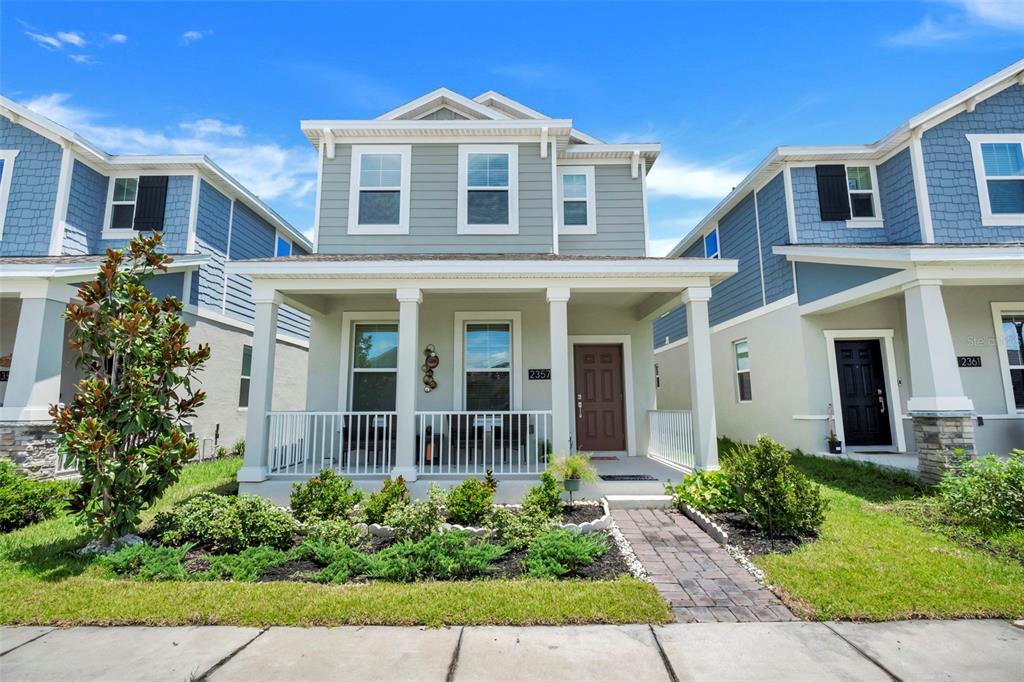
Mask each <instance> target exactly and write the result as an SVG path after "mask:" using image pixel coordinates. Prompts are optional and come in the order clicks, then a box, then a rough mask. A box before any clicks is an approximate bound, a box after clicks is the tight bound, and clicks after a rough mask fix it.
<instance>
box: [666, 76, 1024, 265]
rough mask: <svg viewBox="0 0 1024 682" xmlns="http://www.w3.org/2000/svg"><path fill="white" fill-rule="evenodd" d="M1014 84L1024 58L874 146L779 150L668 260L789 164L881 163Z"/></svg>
mask: <svg viewBox="0 0 1024 682" xmlns="http://www.w3.org/2000/svg"><path fill="white" fill-rule="evenodd" d="M1013 85H1020V86H1022V87H1024V59H1021V60H1019V61H1016V62H1014V63H1013V64H1011V65H1009V66H1007V67H1006V68H1005V69H1002V70H1001V71H998V72H996V73H994V74H992V75H991V76H989V77H988V78H985V79H983V80H980V81H978V82H977V83H975V84H974V85H972V86H970V87H968V88H966V89H964V90H961V91H960V92H958V93H957V94H955V95H953V96H952V97H949V98H947V99H945V100H943V101H941V102H939V103H938V104H936V105H935V106H933V107H931V108H929V109H926V110H925V111H923V112H921V113H919V114H917V115H915V116H912V117H911V118H909V119H907V120H906V121H904V122H903V123H901V124H900V125H898V126H896V127H895V128H894V129H893V130H891V131H890V132H889V133H888V134H886V135H885V136H884V137H882V138H881V139H879V140H877V141H876V142H873V143H871V144H848V145H818V146H782V147H776V148H775V149H773V150H772V151H771V152H769V154H768V155H767V156H765V157H764V158H763V159H762V160H761V162H760V163H758V164H757V166H755V167H754V170H752V171H751V172H750V173H749V174H748V175H747V176H746V177H745V178H743V180H742V181H741V182H740V184H738V185H736V187H735V188H733V190H732V191H731V192H730V193H729V194H728V195H727V196H726V197H725V198H724V199H722V201H721V202H719V203H718V205H717V206H715V207H714V208H713V209H712V210H711V212H710V213H708V214H707V215H706V216H705V217H704V218H703V219H702V220H701V221H700V222H699V223H697V225H696V226H694V228H693V229H692V230H690V232H688V233H687V234H686V236H685V237H683V238H682V239H681V240H679V243H678V244H676V245H675V247H673V248H672V250H671V251H670V252H669V254H668V255H669V257H672V256H678V255H679V254H681V253H683V252H684V251H686V249H688V248H689V247H690V245H691V244H693V243H694V242H695V241H696V240H697V238H698V237H699V236H701V235H702V234H703V233H704V231H705V230H706V229H707V228H708V227H709V226H710V225H713V224H714V223H716V222H717V221H718V220H719V219H721V217H722V216H724V215H725V214H726V213H728V212H729V211H731V210H732V209H733V208H734V207H735V206H736V205H737V204H738V203H739V202H740V201H741V200H742V199H743V198H744V197H745V196H746V195H747V194H748V193H749V192H750V191H751V190H752V189H754V188H757V187H759V186H760V185H762V184H763V183H764V182H766V181H767V180H770V179H771V178H773V177H775V175H776V174H777V173H778V172H779V171H780V170H781V169H782V168H784V167H785V165H786V163H787V162H801V161H818V162H821V161H849V160H864V161H879V160H881V159H884V158H886V157H888V156H890V155H892V154H893V153H895V152H896V151H899V150H900V149H901V148H902V147H903V146H904V145H906V144H908V143H909V142H910V138H911V137H912V136H913V135H914V134H920V133H922V132H924V131H925V130H928V129H929V128H933V127H935V126H937V125H939V124H940V123H942V122H943V121H946V120H949V119H950V118H952V117H954V116H956V115H957V114H961V113H963V112H965V111H974V107H975V106H977V104H978V103H979V102H981V101H983V100H985V99H988V98H989V97H992V96H993V95H996V94H998V93H1000V92H1002V91H1003V90H1005V89H1006V88H1009V87H1012V86H1013Z"/></svg>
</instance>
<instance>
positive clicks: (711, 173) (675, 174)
mask: <svg viewBox="0 0 1024 682" xmlns="http://www.w3.org/2000/svg"><path fill="white" fill-rule="evenodd" d="M742 179H743V173H741V172H739V171H734V170H732V169H729V168H724V167H721V166H702V165H699V164H696V163H691V162H688V161H678V160H676V159H672V158H669V157H665V156H662V157H661V158H660V159H658V163H657V164H655V166H654V168H653V169H652V170H651V174H650V175H649V176H648V177H647V189H648V190H650V192H651V194H652V195H663V196H674V197H679V198H681V199H721V198H722V197H724V196H725V195H726V194H728V193H729V192H731V191H732V188H733V187H735V186H736V185H738V184H739V182H740V180H742Z"/></svg>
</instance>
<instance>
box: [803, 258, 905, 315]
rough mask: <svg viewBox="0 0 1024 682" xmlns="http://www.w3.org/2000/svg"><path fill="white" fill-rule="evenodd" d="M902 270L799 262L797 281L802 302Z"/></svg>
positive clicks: (815, 299) (814, 299)
mask: <svg viewBox="0 0 1024 682" xmlns="http://www.w3.org/2000/svg"><path fill="white" fill-rule="evenodd" d="M897 272H900V270H898V269H893V268H868V267H860V266H856V265H831V264H827V263H797V264H796V281H797V289H798V294H797V295H798V296H799V300H800V304H801V305H803V304H805V303H810V302H812V301H817V300H819V299H822V298H825V297H826V296H831V295H832V294H837V293H839V292H840V291H846V290H847V289H852V288H853V287H856V286H860V285H861V284H866V283H868V282H873V281H874V280H876V279H881V278H882V277H885V276H887V275H893V274H896V273H897Z"/></svg>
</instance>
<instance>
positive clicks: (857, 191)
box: [846, 166, 882, 227]
mask: <svg viewBox="0 0 1024 682" xmlns="http://www.w3.org/2000/svg"><path fill="white" fill-rule="evenodd" d="M846 189H847V193H848V194H849V197H850V219H849V220H848V221H846V224H847V226H849V227H881V226H882V207H881V205H880V204H879V201H878V176H877V173H876V171H875V167H874V166H846Z"/></svg>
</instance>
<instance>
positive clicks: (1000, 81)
mask: <svg viewBox="0 0 1024 682" xmlns="http://www.w3.org/2000/svg"><path fill="white" fill-rule="evenodd" d="M1022 71H1024V59H1019V60H1017V61H1016V62H1014V63H1013V64H1010V65H1009V66H1007V67H1006V68H1005V69H1002V70H1001V71H997V72H996V73H994V74H992V75H991V76H989V77H988V78H985V79H983V80H980V81H978V82H977V83H975V84H974V85H972V86H970V87H969V88H967V89H965V90H961V91H960V92H958V93H957V94H955V95H953V96H952V97H949V98H947V99H945V100H943V101H941V102H939V103H938V104H936V105H935V106H933V107H931V108H930V109H926V110H925V111H922V112H921V113H920V114H918V115H916V116H914V117H912V118H911V119H910V120H908V121H907V122H906V123H905V124H904V125H905V126H906V127H907V128H908V129H909V128H916V127H918V126H920V125H925V124H927V123H928V122H930V121H931V120H932V119H935V118H939V117H941V116H943V115H944V114H946V113H947V112H948V111H950V110H951V109H955V108H957V107H959V106H961V105H963V104H965V103H966V102H967V101H969V100H971V99H974V98H975V97H980V98H981V99H985V98H986V97H990V96H991V95H992V94H995V92H992V93H989V92H988V91H990V90H995V91H996V92H998V91H999V90H1001V89H1002V87H1003V86H1008V85H1012V84H1013V83H1014V82H1015V81H1016V80H1017V77H1018V75H1019V74H1020V73H1021V72H1022Z"/></svg>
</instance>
